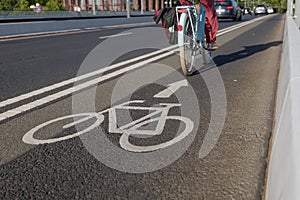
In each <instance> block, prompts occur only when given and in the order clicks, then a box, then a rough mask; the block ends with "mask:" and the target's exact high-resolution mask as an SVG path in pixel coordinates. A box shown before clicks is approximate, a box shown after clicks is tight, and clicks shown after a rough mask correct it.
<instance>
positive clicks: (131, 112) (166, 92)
mask: <svg viewBox="0 0 300 200" xmlns="http://www.w3.org/2000/svg"><path fill="white" fill-rule="evenodd" d="M257 19H258V18H254V17H253V18H250V17H249V20H248V21H246V20H245V21H244V22H241V23H238V22H235V23H232V22H227V21H222V22H220V31H219V33H218V43H219V45H220V48H219V49H218V50H217V51H215V52H213V54H212V56H213V62H212V63H211V64H209V65H205V66H202V65H201V68H200V62H201V58H199V59H200V61H199V66H197V67H196V71H195V73H194V74H193V75H192V76H189V77H187V78H184V77H183V76H182V75H181V74H182V73H181V69H180V64H179V63H180V62H179V60H180V58H179V56H178V49H177V48H175V47H172V46H170V45H167V44H165V43H163V42H162V41H160V40H159V39H158V38H157V37H156V35H155V34H156V33H157V30H158V28H157V27H158V26H156V25H153V26H145V27H142V28H138V29H133V28H124V27H123V28H121V29H118V28H114V29H107V30H93V31H85V32H81V33H76V34H75V33H73V34H64V35H56V36H51V37H38V38H24V39H22V40H10V41H2V42H0V49H1V50H0V51H1V59H0V71H1V73H0V77H1V79H0V81H1V83H0V88H1V89H0V91H1V93H0V99H1V100H0V106H1V107H0V111H1V113H0V149H1V151H0V164H1V166H0V188H1V190H0V198H1V199H261V198H262V194H263V188H264V179H265V170H266V165H267V160H266V159H267V153H268V141H269V137H270V134H271V130H272V120H273V112H274V103H275V95H276V83H277V76H278V73H279V72H278V69H279V63H280V53H281V48H282V33H283V28H284V16H283V15H269V16H264V17H261V18H259V19H260V20H257ZM252 20H256V21H252ZM248 22H249V23H248ZM251 22H252V23H251ZM243 23H244V24H243ZM245 23H248V24H245ZM124 31H125V32H124ZM155 38H156V40H157V41H156V40H154V39H155ZM135 41H136V42H135ZM139 46H141V47H142V48H141V49H139V48H137V47H139ZM125 47H126V48H125ZM166 48H168V49H166ZM157 51H159V53H156V52H157ZM130 59H131V62H130V63H129V62H126V61H128V60H130ZM132 59H135V60H132ZM108 65H109V66H110V67H109V68H107V66H108ZM87 73H89V76H86V77H83V76H84V75H86V74H87ZM74 77H77V79H72V78H74ZM70 79H72V80H70ZM68 80H69V82H68ZM62 81H66V82H63V83H61V82H62ZM57 83H61V85H59V86H57V87H55V86H54V84H57ZM38 90H39V93H38V92H37V91H38ZM33 91H35V92H36V93H32V92H33ZM22 94H23V96H20V95H22ZM26 94H27V97H26V98H25V96H24V95H26ZM9 101H10V102H9ZM128 101H131V103H127V104H124V103H125V102H128ZM156 111H159V112H157V113H155V112H156ZM149 115H152V116H151V117H150V118H151V120H150V119H149V118H143V117H145V116H149ZM8 116H10V117H8ZM139 120H140V121H139ZM73 122H75V123H73ZM128 124H129V125H128ZM77 133H78V135H80V136H78V135H76V134H77Z"/></svg>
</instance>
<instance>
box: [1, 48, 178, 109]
mask: <svg viewBox="0 0 300 200" xmlns="http://www.w3.org/2000/svg"><path fill="white" fill-rule="evenodd" d="M176 47H177V45H173V46H170V47H167V48H164V49H161V50H158V51H154V52H152V53H149V54H145V55H143V56H139V57H136V58H133V59H130V60H126V61H123V62H120V63H116V64H114V65H110V66H108V67H105V68H101V69H99V70H97V71H93V72H90V73H87V74H84V75H81V76H78V77H75V78H71V79H69V80H65V81H62V82H59V83H56V84H54V85H50V86H47V87H44V88H41V89H38V90H35V91H32V92H29V93H26V94H22V95H20V96H17V97H14V98H11V99H7V100H4V101H2V102H0V108H2V107H5V106H8V105H11V104H14V103H17V102H19V101H22V100H25V99H28V98H31V97H34V96H37V95H40V94H43V93H46V92H50V91H52V90H55V89H57V88H60V87H63V86H67V85H69V84H72V83H75V82H78V81H81V80H84V79H87V78H89V77H92V76H95V75H99V74H101V73H104V72H106V71H108V70H112V69H115V68H117V67H121V66H123V65H127V64H130V63H132V62H137V61H139V60H142V59H146V58H148V57H151V56H155V55H156V54H160V53H162V52H164V51H170V50H172V49H174V48H176Z"/></svg>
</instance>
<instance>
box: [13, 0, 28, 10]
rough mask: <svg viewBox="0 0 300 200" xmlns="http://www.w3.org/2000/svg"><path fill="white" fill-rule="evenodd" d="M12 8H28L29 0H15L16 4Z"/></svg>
mask: <svg viewBox="0 0 300 200" xmlns="http://www.w3.org/2000/svg"><path fill="white" fill-rule="evenodd" d="M14 10H22V11H23V10H30V8H29V2H28V1H27V0H17V4H16V6H15V7H14Z"/></svg>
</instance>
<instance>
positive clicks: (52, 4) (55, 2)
mask: <svg viewBox="0 0 300 200" xmlns="http://www.w3.org/2000/svg"><path fill="white" fill-rule="evenodd" d="M44 10H65V7H64V6H63V5H62V3H61V0H49V1H48V2H47V3H46V5H45V7H44Z"/></svg>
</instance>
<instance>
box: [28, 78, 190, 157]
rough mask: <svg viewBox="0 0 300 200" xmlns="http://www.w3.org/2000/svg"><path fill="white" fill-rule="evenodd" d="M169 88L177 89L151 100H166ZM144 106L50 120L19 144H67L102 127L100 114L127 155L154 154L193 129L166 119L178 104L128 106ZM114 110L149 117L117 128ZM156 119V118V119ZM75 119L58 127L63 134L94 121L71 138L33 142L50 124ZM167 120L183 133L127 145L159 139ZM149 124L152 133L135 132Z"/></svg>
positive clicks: (187, 121) (125, 105)
mask: <svg viewBox="0 0 300 200" xmlns="http://www.w3.org/2000/svg"><path fill="white" fill-rule="evenodd" d="M178 83H180V82H177V85H178ZM184 84H186V82H184ZM172 87H173V89H175V91H176V90H177V89H179V87H178V86H177V87H175V88H174V85H170V87H169V88H167V89H166V90H164V91H162V92H160V93H159V94H157V95H156V96H154V97H162V95H165V96H166V97H167V96H169V95H170V94H168V95H166V94H167V93H173V92H175V91H174V90H171V91H170V88H172ZM167 91H168V92H167ZM144 102H145V101H144V100H132V101H128V102H125V103H121V104H119V105H117V106H114V107H111V108H108V109H106V110H103V111H100V112H98V113H79V114H73V115H68V116H64V117H60V118H56V119H53V120H50V121H48V122H45V123H42V124H40V125H38V126H36V127H34V128H33V129H31V130H30V131H28V132H27V133H26V134H25V135H24V136H23V141H24V142H25V143H28V144H34V145H37V144H45V143H55V142H59V141H63V140H68V139H71V138H74V137H77V136H80V135H81V134H85V133H88V132H89V131H91V130H93V129H95V128H96V127H99V126H100V125H101V124H102V122H103V121H104V113H108V116H109V118H108V122H109V123H108V132H109V133H117V134H121V137H120V140H119V143H120V146H121V147H122V148H123V149H125V150H127V151H132V152H148V151H155V150H158V149H161V148H164V147H167V146H170V145H173V144H175V143H177V142H179V141H181V140H182V139H184V138H185V137H186V136H188V135H189V133H191V132H192V130H193V128H194V123H193V122H192V121H191V120H190V119H189V118H187V117H183V116H169V115H168V113H169V110H170V109H171V108H173V107H180V106H181V104H177V103H160V104H159V106H158V107H145V106H132V105H130V104H142V103H144ZM117 110H128V111H129V110H135V111H147V112H149V114H147V115H145V116H143V117H141V118H139V119H136V120H132V121H131V122H128V123H126V124H124V125H122V126H120V127H118V126H117ZM158 115H159V116H158ZM156 116H158V117H156ZM78 117H79V118H81V119H79V120H75V121H74V122H72V123H69V124H66V125H64V126H63V127H62V128H63V130H66V129H68V128H71V127H75V126H76V125H78V124H80V123H83V122H85V121H88V120H90V119H93V118H94V119H95V122H93V124H91V125H90V126H88V127H87V128H85V129H83V130H80V131H77V132H75V133H73V134H71V135H67V136H62V137H58V138H52V139H44V140H42V139H36V138H34V134H35V133H36V132H37V131H38V130H40V129H42V128H44V127H46V126H48V125H50V124H53V123H56V122H59V121H62V120H66V119H72V118H78ZM167 120H177V121H181V122H182V123H184V124H185V128H184V130H183V131H182V132H181V133H179V134H178V135H176V136H175V137H174V138H173V139H171V140H169V141H167V142H163V143H160V144H156V145H151V146H137V145H134V144H132V143H130V141H129V137H130V136H143V137H150V136H157V135H161V134H162V133H163V131H164V127H165V124H166V121H167ZM153 122H157V125H156V127H155V129H154V130H139V128H141V127H144V126H145V125H148V124H150V123H153Z"/></svg>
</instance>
